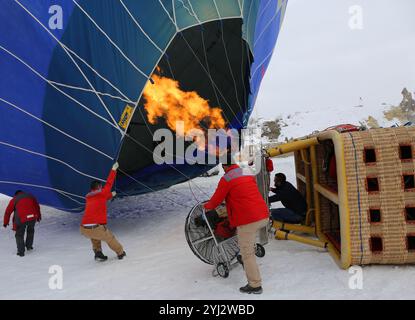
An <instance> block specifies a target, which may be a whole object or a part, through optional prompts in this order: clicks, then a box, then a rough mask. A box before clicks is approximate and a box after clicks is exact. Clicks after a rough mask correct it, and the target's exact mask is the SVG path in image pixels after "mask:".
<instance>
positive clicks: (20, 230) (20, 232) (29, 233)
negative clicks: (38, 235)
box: [15, 220, 36, 254]
mask: <svg viewBox="0 0 415 320" xmlns="http://www.w3.org/2000/svg"><path fill="white" fill-rule="evenodd" d="M35 224H36V221H35V220H33V221H28V222H25V223H23V224H21V225H19V226H18V227H17V230H16V234H15V237H16V244H17V253H19V254H23V253H24V252H25V248H31V247H32V246H33V239H34V237H35ZM25 233H26V241H25V239H24V236H25Z"/></svg>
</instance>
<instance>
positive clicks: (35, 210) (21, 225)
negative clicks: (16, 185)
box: [3, 190, 41, 257]
mask: <svg viewBox="0 0 415 320" xmlns="http://www.w3.org/2000/svg"><path fill="white" fill-rule="evenodd" d="M12 213H14V214H13V230H14V231H16V234H15V237H16V244H17V255H18V256H20V257H24V254H25V248H26V249H27V250H28V251H29V250H33V239H34V236H35V224H36V221H38V222H40V220H41V213H40V207H39V203H38V201H37V200H36V198H35V197H34V196H32V195H31V194H29V193H26V192H23V191H21V190H18V191H16V193H15V195H14V197H13V199H11V200H10V202H9V205H8V206H7V208H6V212H5V214H4V220H3V226H4V227H5V228H7V226H8V225H9V222H10V217H11V215H12ZM25 233H26V241H25V240H24V236H25Z"/></svg>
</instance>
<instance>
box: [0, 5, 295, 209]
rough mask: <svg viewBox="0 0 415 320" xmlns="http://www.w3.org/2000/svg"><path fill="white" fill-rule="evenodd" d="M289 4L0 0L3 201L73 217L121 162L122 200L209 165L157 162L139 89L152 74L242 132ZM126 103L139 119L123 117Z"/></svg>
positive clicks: (151, 128) (0, 179)
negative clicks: (210, 104) (26, 202)
mask: <svg viewBox="0 0 415 320" xmlns="http://www.w3.org/2000/svg"><path fill="white" fill-rule="evenodd" d="M286 6H287V0H226V1H219V0H192V1H191V0H146V1H137V0H105V1H103V0H58V1H57V0H53V1H51V0H35V1H34V0H5V1H1V3H0V119H1V126H0V193H3V194H6V195H13V194H14V192H15V191H16V190H18V189H23V190H26V191H28V192H31V193H32V194H34V195H35V196H36V197H37V198H38V199H39V201H40V203H42V204H44V205H47V206H51V207H54V208H58V209H61V210H65V211H73V212H80V211H82V210H83V208H84V204H85V199H84V195H85V194H86V193H87V192H88V189H89V185H90V182H91V181H92V180H101V181H104V180H105V179H106V176H107V174H108V172H109V170H110V168H111V166H112V164H113V163H114V161H116V160H119V161H120V165H121V168H122V169H123V173H122V174H120V175H119V176H118V178H117V182H116V189H117V192H119V194H120V195H124V196H127V195H133V194H140V193H146V192H152V191H155V190H160V189H163V188H167V187H169V186H171V185H174V184H177V183H180V182H183V181H186V180H188V179H190V178H194V177H196V176H198V175H200V174H201V173H203V172H205V171H206V170H207V169H208V168H209V167H208V166H202V165H195V166H191V165H186V164H175V165H156V164H154V163H153V161H152V151H153V148H154V144H153V142H152V140H151V134H152V132H154V130H155V129H156V128H158V127H162V126H163V124H160V125H159V126H153V125H151V124H149V123H148V121H147V119H146V117H145V110H144V109H143V103H144V102H143V90H144V87H145V85H146V84H147V83H148V81H149V79H150V77H151V76H152V75H153V74H154V73H155V72H156V70H157V67H159V68H161V69H162V70H163V71H165V72H166V76H168V77H171V78H174V79H176V80H178V81H179V82H180V84H181V85H183V88H185V89H186V90H189V91H193V90H194V91H197V92H199V93H200V94H201V96H202V97H204V98H205V99H207V100H209V101H214V102H215V105H217V106H219V107H220V108H222V110H223V112H224V115H225V117H226V120H227V121H228V124H229V126H230V127H232V128H235V129H241V128H243V127H244V126H245V125H246V124H247V121H248V119H249V116H250V114H251V113H252V111H253V108H254V105H255V101H256V98H257V96H258V92H259V90H260V84H261V81H262V78H263V76H264V73H265V71H266V69H267V67H268V64H269V62H270V59H271V56H272V53H273V51H274V47H275V44H276V42H277V38H278V34H279V31H280V28H281V25H282V22H283V18H284V14H285V10H286ZM126 106H130V107H132V108H133V114H134V116H133V117H132V118H131V120H128V123H127V124H126V126H122V125H120V119H121V118H122V116H123V112H124V110H125V108H126Z"/></svg>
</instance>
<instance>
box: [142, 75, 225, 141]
mask: <svg viewBox="0 0 415 320" xmlns="http://www.w3.org/2000/svg"><path fill="white" fill-rule="evenodd" d="M152 80H153V81H154V84H152V83H151V82H148V83H147V85H146V86H145V88H144V93H143V94H144V98H145V99H146V103H145V105H144V108H145V109H146V111H147V115H148V116H147V117H148V121H149V122H150V123H151V124H156V123H157V121H158V119H159V118H164V119H165V121H166V123H167V125H168V127H169V128H170V129H171V130H173V131H176V125H177V122H178V121H182V122H183V124H184V132H183V133H181V132H176V133H177V134H178V135H184V136H185V135H187V134H189V133H191V132H192V130H193V129H199V130H202V131H206V130H207V129H221V128H225V125H226V123H225V120H224V119H223V116H222V110H221V109H220V108H211V107H210V106H209V102H208V100H205V99H203V98H202V97H200V96H199V95H198V94H197V92H194V91H190V92H186V91H183V90H181V89H180V85H179V82H178V81H175V80H173V79H170V78H166V77H162V76H159V75H153V76H152Z"/></svg>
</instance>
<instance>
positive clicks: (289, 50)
mask: <svg viewBox="0 0 415 320" xmlns="http://www.w3.org/2000/svg"><path fill="white" fill-rule="evenodd" d="M355 5H358V6H361V8H362V18H363V20H362V21H363V29H361V30H360V29H357V30H356V29H355V30H352V29H351V28H350V27H349V21H350V19H352V15H351V14H350V13H349V10H350V8H351V7H352V6H355ZM354 12H356V11H354ZM353 17H356V16H355V15H354V16H353ZM352 21H353V22H355V21H356V20H355V19H353V20H352ZM354 26H356V24H354ZM403 87H407V88H408V89H409V90H410V91H412V92H413V91H415V0H393V1H391V0H312V1H311V0H289V1H288V7H287V12H286V16H285V21H284V25H283V27H282V30H281V33H280V37H279V40H278V44H277V47H276V50H275V53H274V56H273V59H272V61H271V64H270V67H269V69H268V72H267V74H266V75H265V78H264V82H263V84H262V88H261V91H260V95H259V97H258V100H257V104H256V107H255V108H256V110H255V113H254V114H256V115H258V116H261V117H267V118H273V117H275V116H277V115H278V114H280V113H281V111H282V110H284V109H288V110H292V111H302V110H303V111H304V110H310V109H312V110H315V109H317V108H327V107H332V106H338V107H344V108H347V107H352V106H355V105H358V104H359V98H360V97H363V98H364V103H365V104H366V105H368V106H369V105H370V106H378V105H379V106H380V104H381V103H382V102H386V103H396V104H397V103H399V102H400V101H401V95H400V92H401V91H402V89H403Z"/></svg>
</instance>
